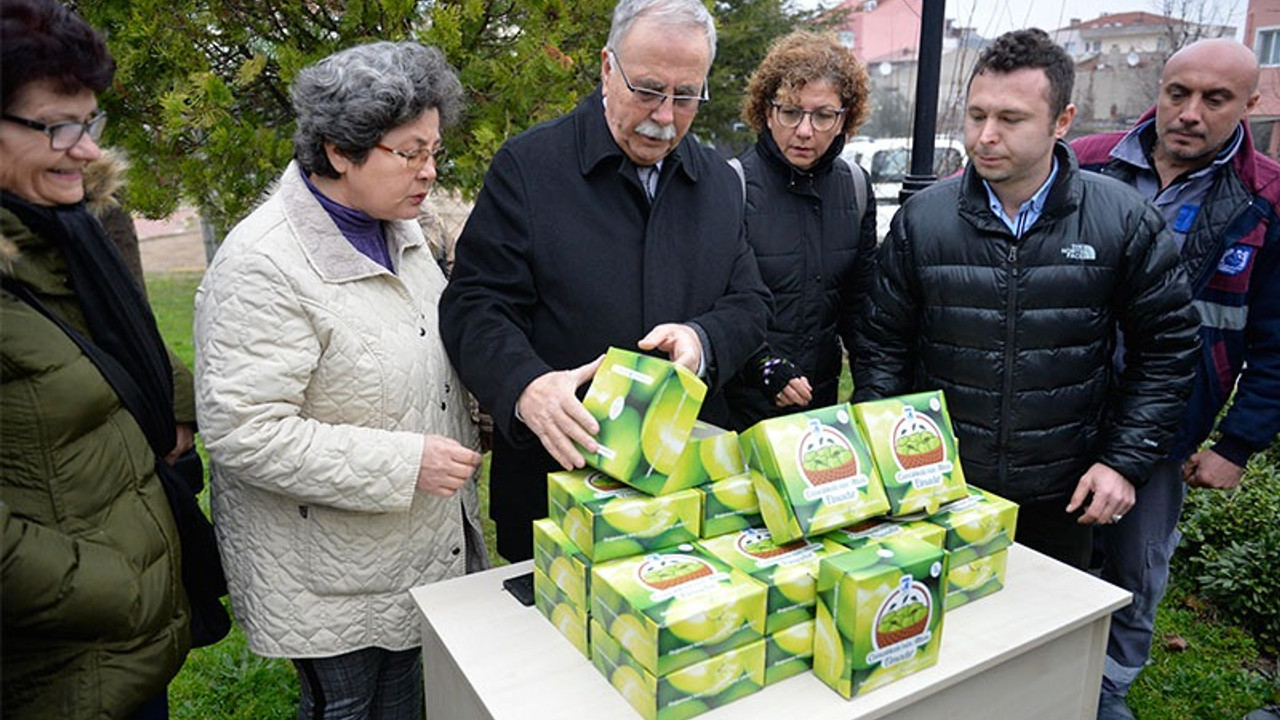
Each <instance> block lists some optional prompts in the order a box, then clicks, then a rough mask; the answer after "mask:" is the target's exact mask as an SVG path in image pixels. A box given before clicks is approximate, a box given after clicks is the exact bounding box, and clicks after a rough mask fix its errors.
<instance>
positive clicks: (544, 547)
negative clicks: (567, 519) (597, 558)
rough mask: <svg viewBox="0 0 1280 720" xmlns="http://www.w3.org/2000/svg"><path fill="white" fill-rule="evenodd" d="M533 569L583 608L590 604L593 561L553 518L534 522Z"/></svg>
mask: <svg viewBox="0 0 1280 720" xmlns="http://www.w3.org/2000/svg"><path fill="white" fill-rule="evenodd" d="M533 567H534V569H536V570H538V571H540V572H541V573H542V574H543V575H546V576H547V577H548V578H549V579H550V580H551V582H552V583H554V584H555V586H556V587H558V588H560V590H561V591H562V592H564V594H565V595H567V596H568V597H569V599H570V600H571V601H572V602H573V604H575V605H577V606H578V607H580V608H584V609H585V608H586V607H587V606H588V604H590V602H591V595H590V586H589V584H588V583H589V582H590V580H591V558H588V557H587V556H586V555H585V554H584V553H583V552H582V550H580V549H579V548H578V546H577V545H574V544H573V541H572V540H570V539H569V536H568V535H565V534H564V531H563V530H561V529H560V526H558V525H556V524H555V522H554V521H552V520H551V518H542V519H541V520H534V521H533Z"/></svg>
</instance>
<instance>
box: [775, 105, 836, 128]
mask: <svg viewBox="0 0 1280 720" xmlns="http://www.w3.org/2000/svg"><path fill="white" fill-rule="evenodd" d="M770 104H771V105H773V114H774V117H776V118H778V122H780V123H782V125H783V126H784V127H789V128H793V127H800V123H802V122H804V119H805V116H808V118H809V123H810V124H811V125H813V129H814V130H817V131H818V132H826V131H828V130H830V129H831V128H833V127H835V126H836V123H837V122H839V120H840V116H842V115H844V113H845V109H844V108H836V109H832V108H818V109H817V110H805V109H804V108H798V107H796V106H795V105H783V104H781V103H777V102H773V103H770Z"/></svg>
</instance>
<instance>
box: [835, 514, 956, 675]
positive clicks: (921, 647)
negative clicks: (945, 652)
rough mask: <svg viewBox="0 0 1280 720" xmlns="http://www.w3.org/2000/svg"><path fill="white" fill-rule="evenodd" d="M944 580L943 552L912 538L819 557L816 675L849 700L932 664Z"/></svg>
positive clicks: (938, 640)
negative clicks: (820, 559)
mask: <svg viewBox="0 0 1280 720" xmlns="http://www.w3.org/2000/svg"><path fill="white" fill-rule="evenodd" d="M946 575H947V554H946V551H944V550H942V549H941V548H938V547H935V546H933V545H930V544H928V543H926V542H922V541H920V540H916V539H914V538H902V539H899V540H884V541H881V542H879V543H872V544H870V545H867V546H865V547H862V548H858V549H857V550H850V551H848V552H845V553H839V554H836V555H832V556H830V557H827V558H824V559H823V560H822V562H821V564H820V566H819V570H818V605H817V613H816V616H815V618H814V620H815V622H814V629H813V673H814V675H816V676H817V677H818V679H819V680H821V681H823V682H824V683H826V684H827V685H829V686H830V687H831V688H832V689H834V690H835V691H836V692H838V693H840V695H841V696H843V697H845V698H851V697H853V696H854V695H861V694H863V693H865V692H867V691H870V690H873V689H875V688H878V687H881V686H883V685H885V684H886V683H889V682H892V681H894V680H898V679H900V678H903V677H906V676H907V675H910V674H911V673H914V672H917V671H919V670H921V669H924V668H926V667H929V666H930V665H933V664H934V663H936V662H937V660H938V649H939V647H940V646H941V645H942V620H943V615H944V613H945V603H944V593H945V590H946Z"/></svg>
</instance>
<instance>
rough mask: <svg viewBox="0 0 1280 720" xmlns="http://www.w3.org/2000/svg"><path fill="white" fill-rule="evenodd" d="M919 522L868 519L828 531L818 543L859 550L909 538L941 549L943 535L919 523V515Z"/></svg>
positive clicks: (922, 522) (926, 524)
mask: <svg viewBox="0 0 1280 720" xmlns="http://www.w3.org/2000/svg"><path fill="white" fill-rule="evenodd" d="M913 517H914V516H913ZM919 518H920V519H911V520H908V519H906V518H896V519H890V518H872V519H870V520H864V521H862V522H860V523H858V524H857V525H850V526H849V527H843V528H839V529H836V530H832V531H831V532H829V533H827V534H826V535H823V536H822V542H824V543H826V544H827V545H828V546H833V545H834V546H839V547H845V548H860V547H862V546H864V545H869V544H871V543H874V542H880V541H881V540H890V539H893V538H902V537H913V538H915V539H917V540H923V541H924V542H927V543H929V544H930V545H933V546H935V547H943V541H944V540H945V539H946V536H947V531H946V530H943V529H942V528H941V527H938V526H937V525H934V524H933V523H931V522H927V521H926V520H924V519H923V518H924V516H923V515H920V516H919Z"/></svg>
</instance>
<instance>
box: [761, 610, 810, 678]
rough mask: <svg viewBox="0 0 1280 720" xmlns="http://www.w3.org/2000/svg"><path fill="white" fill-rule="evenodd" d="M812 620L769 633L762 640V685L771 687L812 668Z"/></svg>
mask: <svg viewBox="0 0 1280 720" xmlns="http://www.w3.org/2000/svg"><path fill="white" fill-rule="evenodd" d="M813 622H814V621H813V620H805V621H804V622H802V623H796V624H795V625H792V626H791V627H786V628H783V629H781V630H779V631H777V632H774V633H770V634H769V635H768V636H767V637H766V638H765V639H764V684H765V686H766V687H767V686H769V685H772V684H774V683H776V682H779V681H781V680H786V679H787V678H789V677H794V676H796V675H799V674H801V673H804V672H808V671H809V669H810V668H812V667H813Z"/></svg>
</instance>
